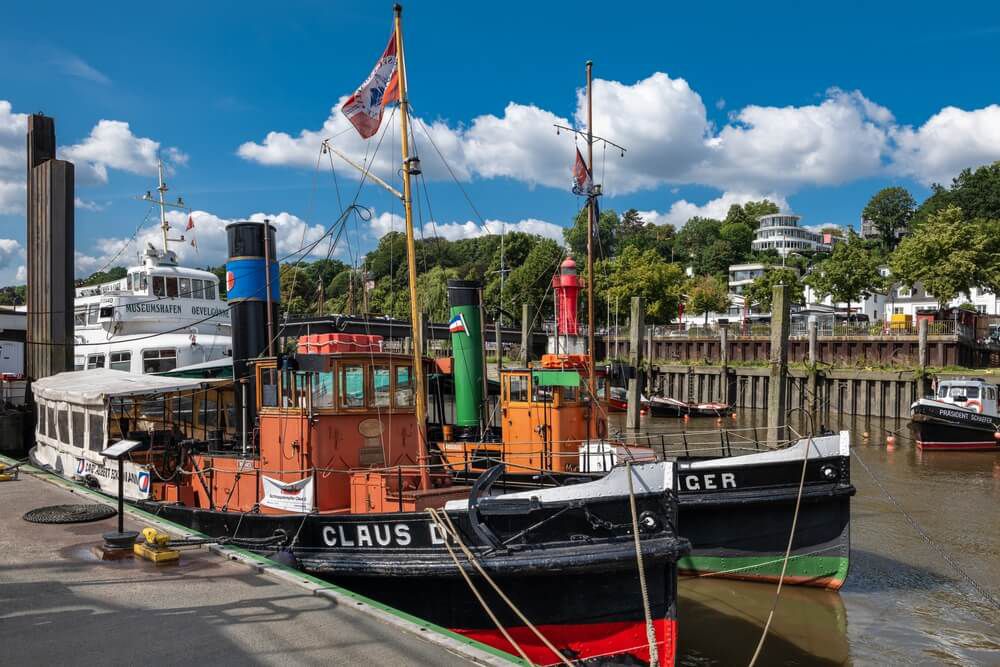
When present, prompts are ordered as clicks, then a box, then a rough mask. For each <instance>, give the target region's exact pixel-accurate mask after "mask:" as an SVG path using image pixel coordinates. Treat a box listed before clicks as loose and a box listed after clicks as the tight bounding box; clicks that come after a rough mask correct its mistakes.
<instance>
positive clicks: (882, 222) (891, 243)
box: [861, 186, 917, 251]
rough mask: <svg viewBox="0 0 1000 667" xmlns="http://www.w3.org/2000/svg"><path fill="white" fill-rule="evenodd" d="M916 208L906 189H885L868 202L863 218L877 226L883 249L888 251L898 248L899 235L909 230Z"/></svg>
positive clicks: (862, 214) (862, 213)
mask: <svg viewBox="0 0 1000 667" xmlns="http://www.w3.org/2000/svg"><path fill="white" fill-rule="evenodd" d="M916 206H917V204H916V202H915V201H913V196H912V195H911V194H910V193H909V192H908V191H907V190H906V188H901V187H898V186H897V187H891V188H883V189H882V190H879V191H878V192H876V193H875V194H874V195H873V196H872V198H871V199H870V200H868V204H867V205H866V206H865V208H864V210H863V211H862V212H861V217H862V218H864V219H865V220H867V221H869V222H871V223H872V224H873V225H875V229H877V230H878V234H879V239H880V240H881V241H882V247H884V248H885V249H886V250H887V251H888V250H892V249H893V248H895V247H896V241H897V240H898V236H897V234H898V233H899V232H904V231H906V230H907V229H909V227H910V221H911V220H912V219H913V213H914V211H915V210H916Z"/></svg>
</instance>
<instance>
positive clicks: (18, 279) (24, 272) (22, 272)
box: [14, 264, 28, 285]
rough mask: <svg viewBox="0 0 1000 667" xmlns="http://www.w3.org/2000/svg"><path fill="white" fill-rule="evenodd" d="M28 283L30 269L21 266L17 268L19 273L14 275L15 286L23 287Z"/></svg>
mask: <svg viewBox="0 0 1000 667" xmlns="http://www.w3.org/2000/svg"><path fill="white" fill-rule="evenodd" d="M26 282H28V267H26V266H25V265H24V264H21V265H20V266H18V267H17V273H15V274H14V284H15V285H21V284H23V283H26Z"/></svg>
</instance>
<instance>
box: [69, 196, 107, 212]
mask: <svg viewBox="0 0 1000 667" xmlns="http://www.w3.org/2000/svg"><path fill="white" fill-rule="evenodd" d="M73 203H74V205H75V206H76V207H77V208H82V209H85V210H87V211H94V212H98V211H103V210H104V209H106V208H107V207H108V205H107V204H98V203H97V202H96V201H90V200H89V199H80V198H79V197H76V198H75V199H74V200H73Z"/></svg>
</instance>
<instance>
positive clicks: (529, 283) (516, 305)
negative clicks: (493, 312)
mask: <svg viewBox="0 0 1000 667" xmlns="http://www.w3.org/2000/svg"><path fill="white" fill-rule="evenodd" d="M563 257H565V251H564V250H563V248H562V247H561V246H560V245H559V244H558V243H556V242H555V241H553V240H552V239H544V238H541V237H539V238H538V242H537V243H536V244H535V246H534V247H533V248H532V249H531V252H529V253H528V255H527V257H525V258H524V261H523V262H522V263H521V264H520V265H519V266H518V267H517V268H515V269H514V270H513V271H511V272H510V275H509V276H508V277H507V280H506V284H505V285H504V292H505V295H504V306H505V308H506V310H508V311H509V312H511V313H513V314H514V315H515V316H517V317H520V305H521V304H524V303H526V304H528V306H529V307H530V309H531V312H532V313H534V312H536V311H537V310H539V309H541V311H542V317H545V318H547V317H551V316H552V314H553V307H552V298H551V296H548V294H549V292H550V291H551V290H550V289H549V285H550V284H551V283H552V276H553V275H555V272H556V271H557V270H558V269H559V264H560V262H562V259H563ZM547 296H548V298H547Z"/></svg>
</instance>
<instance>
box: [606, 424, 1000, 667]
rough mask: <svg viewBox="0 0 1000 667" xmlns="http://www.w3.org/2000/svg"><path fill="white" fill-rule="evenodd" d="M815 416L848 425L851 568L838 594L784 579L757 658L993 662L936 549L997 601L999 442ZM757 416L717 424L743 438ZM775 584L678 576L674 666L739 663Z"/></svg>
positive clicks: (988, 621)
mask: <svg viewBox="0 0 1000 667" xmlns="http://www.w3.org/2000/svg"><path fill="white" fill-rule="evenodd" d="M793 417H796V420H793V422H792V425H793V427H794V428H796V429H797V430H799V431H802V432H805V431H806V428H805V427H804V426H803V423H802V419H801V415H793ZM818 421H819V422H820V423H822V424H824V425H826V426H827V427H828V428H831V429H834V430H839V429H846V430H849V431H851V449H852V453H853V455H854V458H853V459H852V461H851V477H852V481H853V482H854V485H855V486H856V487H857V489H858V494H857V495H856V496H855V497H854V500H853V502H852V506H851V542H852V550H851V568H850V573H849V574H848V578H847V583H846V584H845V586H844V588H843V589H842V590H841V593H840V594H837V593H832V592H828V591H823V590H816V589H807V588H796V587H789V586H786V587H784V588H783V589H782V593H781V600H780V601H779V603H778V607H777V611H776V615H775V621H774V622H773V623H772V626H771V631H770V633H769V635H768V639H767V643H766V644H765V647H764V654H763V655H762V658H761V660H760V661H759V662H758V664H762V665H764V664H766V665H840V664H855V665H906V666H907V667H909V666H911V665H929V664H933V665H938V664H944V665H1000V620H998V619H1000V612H998V611H997V610H996V609H994V608H993V607H992V606H990V603H989V602H987V601H985V600H984V599H983V596H982V595H980V593H979V592H977V591H976V590H975V588H974V587H973V586H971V585H970V584H969V583H968V582H967V581H966V580H965V579H964V578H963V576H962V575H961V574H960V573H958V572H956V571H955V569H954V568H953V567H951V566H950V565H949V564H948V562H947V560H946V559H945V558H943V557H942V555H941V554H942V551H941V550H944V551H945V552H947V553H948V554H949V556H950V557H951V558H952V559H953V560H954V561H956V562H957V563H958V564H959V566H960V567H961V568H962V570H964V571H965V572H966V573H967V574H968V576H970V577H971V578H972V579H973V580H975V581H976V582H978V584H979V585H980V586H982V587H983V588H984V589H985V590H987V591H988V592H989V594H990V595H992V596H993V597H994V598H1000V518H998V517H1000V450H996V451H987V452H921V451H919V450H917V448H916V446H915V444H914V442H913V439H912V437H911V436H910V433H909V429H908V428H907V422H906V420H893V419H887V420H881V421H880V420H873V421H869V422H867V423H866V422H864V421H862V420H860V419H856V418H852V417H850V416H847V415H840V414H837V413H832V414H829V415H825V416H823V418H822V419H820V420H818ZM611 422H612V428H613V429H614V427H615V426H617V427H618V428H619V429H620V430H621V431H624V419H622V418H620V417H619V416H618V415H613V416H612V419H611ZM765 423H766V421H765V414H764V413H763V411H753V410H742V411H741V412H740V413H739V414H738V415H737V416H736V418H734V419H727V420H725V421H724V425H725V427H727V428H735V429H748V431H745V432H747V433H753V428H754V427H757V428H762V427H763V426H764V425H765ZM719 428H720V425H719V424H717V422H716V420H715V419H712V418H702V419H698V418H693V419H690V420H689V421H684V420H681V419H677V418H663V419H659V418H649V417H645V418H644V419H643V424H642V431H643V433H645V434H658V433H678V432H681V431H687V432H702V433H704V432H706V431H715V430H717V429H719ZM866 432H867V433H868V437H867V438H866V437H864V434H865V433H866ZM889 435H893V436H894V438H895V442H893V443H892V444H889V443H888V442H887V436H889ZM761 436H763V431H761ZM706 437H707V436H699V438H698V439H704V438H706ZM705 441H706V442H709V441H711V438H709V439H708V440H705ZM859 459H860V461H859ZM861 462H863V463H864V465H863V466H862V465H861ZM866 467H867V469H868V471H870V473H871V475H874V476H875V477H877V478H878V480H879V482H881V485H882V486H883V487H884V488H885V489H886V491H888V492H889V493H891V494H892V496H893V497H894V498H895V499H896V501H897V502H898V503H899V506H898V507H897V506H896V505H895V504H893V502H892V501H890V500H889V498H888V497H886V495H885V493H884V492H883V491H882V488H880V486H879V484H877V483H876V482H875V481H874V480H873V478H872V477H871V476H870V475H869V472H868V471H866ZM899 508H902V509H903V510H905V512H906V513H907V514H908V515H909V516H910V517H912V518H913V520H914V521H916V522H917V523H918V524H919V525H920V527H921V528H922V529H923V531H924V532H925V533H926V534H927V535H928V536H929V537H930V539H931V540H932V543H928V542H927V541H925V540H924V539H923V538H922V537H921V536H920V534H919V533H918V532H917V531H916V530H915V529H914V528H913V526H912V525H911V524H910V523H909V522H908V521H907V519H906V518H905V517H904V516H903V515H902V514H901V513H900V510H899ZM774 590H775V588H774V586H773V585H769V584H760V583H747V582H737V581H725V580H719V579H684V580H682V582H681V585H680V600H679V629H680V650H679V654H678V664H680V665H687V666H695V665H699V666H700V665H745V664H748V663H749V661H750V657H751V656H752V655H753V651H754V648H755V647H756V644H757V640H758V638H759V637H760V632H761V629H762V628H763V625H764V622H765V620H766V618H767V613H768V611H769V610H770V606H771V603H772V601H773V599H774ZM848 618H849V619H850V623H848Z"/></svg>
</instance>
